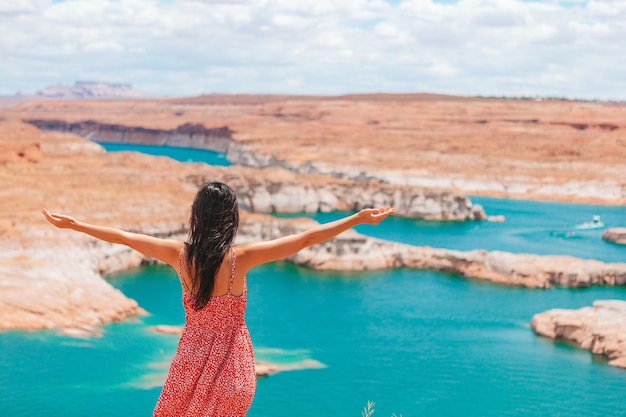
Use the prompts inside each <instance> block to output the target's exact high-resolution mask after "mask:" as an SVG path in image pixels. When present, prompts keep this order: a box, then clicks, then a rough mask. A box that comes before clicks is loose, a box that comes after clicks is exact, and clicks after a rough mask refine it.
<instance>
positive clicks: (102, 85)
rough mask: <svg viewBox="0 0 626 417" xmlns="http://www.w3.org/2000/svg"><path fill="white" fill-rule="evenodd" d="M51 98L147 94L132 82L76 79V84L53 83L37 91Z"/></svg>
mask: <svg viewBox="0 0 626 417" xmlns="http://www.w3.org/2000/svg"><path fill="white" fill-rule="evenodd" d="M35 96H38V97H51V98H144V97H148V95H147V94H145V93H142V92H139V91H137V90H133V86H132V85H131V84H124V83H107V82H100V81H76V82H75V83H74V85H71V86H64V85H60V84H59V85H53V86H50V87H46V88H44V89H42V90H39V91H37V92H36V93H35Z"/></svg>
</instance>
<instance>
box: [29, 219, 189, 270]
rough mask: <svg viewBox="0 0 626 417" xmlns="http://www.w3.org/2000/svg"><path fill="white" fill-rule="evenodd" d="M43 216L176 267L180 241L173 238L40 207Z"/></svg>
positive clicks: (66, 227) (58, 225)
mask: <svg viewBox="0 0 626 417" xmlns="http://www.w3.org/2000/svg"><path fill="white" fill-rule="evenodd" d="M41 212H42V213H43V215H44V217H45V218H46V219H47V220H48V221H49V222H50V223H52V224H53V225H54V226H56V227H58V228H60V229H71V230H75V231H77V232H81V233H85V234H88V235H90V236H93V237H95V238H96V239H100V240H103V241H105V242H110V243H117V244H120V245H125V246H128V247H130V248H132V249H134V250H136V251H138V252H141V253H142V254H144V255H146V256H149V257H151V258H154V259H158V260H159V261H161V262H164V263H166V264H169V265H171V266H172V267H173V268H174V269H177V268H178V253H179V251H180V248H181V245H182V242H180V241H178V240H173V239H160V238H156V237H153V236H148V235H144V234H141V233H132V232H127V231H124V230H121V229H116V228H113V227H105V226H97V225H93V224H89V223H85V222H81V221H78V220H76V219H74V218H73V217H70V216H65V215H62V214H56V213H50V212H49V211H48V210H46V209H42V210H41Z"/></svg>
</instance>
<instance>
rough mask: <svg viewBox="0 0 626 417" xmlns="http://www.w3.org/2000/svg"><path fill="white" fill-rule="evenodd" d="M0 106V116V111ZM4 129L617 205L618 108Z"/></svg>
mask: <svg viewBox="0 0 626 417" xmlns="http://www.w3.org/2000/svg"><path fill="white" fill-rule="evenodd" d="M3 107H4V108H3ZM0 117H4V118H6V119H37V118H43V119H59V120H66V121H73V122H76V121H84V120H97V121H100V122H106V123H115V124H120V125H125V126H143V127H149V128H159V129H173V128H176V127H177V126H180V125H181V124H183V123H202V124H204V125H205V126H206V127H222V126H228V127H229V128H230V129H232V130H233V131H234V134H233V140H234V141H236V142H238V143H241V144H245V145H246V146H247V147H249V149H252V150H253V151H254V152H255V153H258V154H259V155H269V156H272V157H274V158H275V159H277V160H283V161H289V163H290V164H291V165H293V166H296V167H297V166H299V165H302V164H304V163H306V162H309V163H310V162H311V161H313V162H314V163H316V164H319V165H320V166H327V167H330V168H328V169H329V170H330V171H332V172H333V173H338V172H339V173H341V172H350V171H355V170H357V171H366V172H368V173H374V174H375V175H377V176H379V177H381V178H384V179H386V180H388V181H390V182H407V183H411V184H415V185H426V186H438V187H444V188H450V189H455V190H456V191H459V192H462V193H466V194H474V195H487V196H498V197H509V198H529V199H541V200H560V201H571V202H594V203H604V204H624V203H626V162H625V161H626V124H625V123H624V120H626V104H624V103H592V102H573V101H556V100H554V101H550V100H544V101H533V100H513V99H508V100H501V99H484V98H464V97H452V96H442V95H427V94H422V95H419V94H413V95H411V94H407V95H386V94H380V95H361V96H341V97H301V96H245V95H241V96H202V97H192V98H176V99H162V100H91V101H88V100H82V101H78V100H73V101H71V100H63V101H61V100H21V101H19V102H17V104H16V105H15V106H13V107H9V108H7V107H6V106H0Z"/></svg>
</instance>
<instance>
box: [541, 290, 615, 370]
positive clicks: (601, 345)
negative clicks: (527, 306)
mask: <svg viewBox="0 0 626 417" xmlns="http://www.w3.org/2000/svg"><path fill="white" fill-rule="evenodd" d="M530 327H531V328H532V329H533V330H534V331H535V332H536V333H537V334H539V335H541V336H545V337H549V338H551V339H561V340H567V341H571V342H574V343H575V344H576V345H578V346H579V347H580V348H582V349H586V350H589V351H591V352H592V353H594V354H597V355H603V356H605V357H607V358H609V365H612V366H616V367H619V368H624V369H626V301H622V300H598V301H595V302H594V303H593V307H583V308H581V309H578V310H564V309H553V310H548V311H546V312H544V313H539V314H536V315H535V316H534V317H533V318H532V320H531V322H530Z"/></svg>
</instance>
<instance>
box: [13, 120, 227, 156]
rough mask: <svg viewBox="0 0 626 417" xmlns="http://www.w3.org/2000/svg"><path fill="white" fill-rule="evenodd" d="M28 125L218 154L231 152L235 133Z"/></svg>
mask: <svg viewBox="0 0 626 417" xmlns="http://www.w3.org/2000/svg"><path fill="white" fill-rule="evenodd" d="M25 122H26V123H29V124H31V125H33V126H36V127H37V128H39V129H41V130H47V131H53V132H61V133H73V134H75V135H78V136H80V137H83V138H85V139H89V140H92V141H94V142H105V143H131V144H135V145H158V146H178V147H183V148H195V149H205V150H209V151H215V152H227V151H228V146H229V144H230V141H231V140H232V133H233V132H232V131H231V130H230V129H229V128H228V126H223V127H215V128H207V127H205V126H204V125H203V124H200V123H185V124H182V125H179V126H178V127H177V128H175V129H151V128H146V127H141V126H123V125H118V124H112V123H101V122H97V121H94V120H85V121H81V122H75V123H71V122H67V121H64V120H54V119H52V120H45V119H27V120H25Z"/></svg>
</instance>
